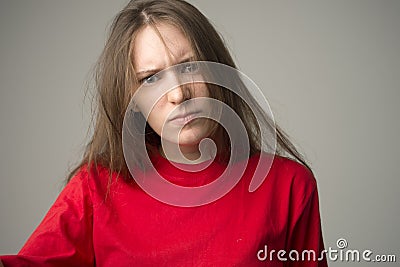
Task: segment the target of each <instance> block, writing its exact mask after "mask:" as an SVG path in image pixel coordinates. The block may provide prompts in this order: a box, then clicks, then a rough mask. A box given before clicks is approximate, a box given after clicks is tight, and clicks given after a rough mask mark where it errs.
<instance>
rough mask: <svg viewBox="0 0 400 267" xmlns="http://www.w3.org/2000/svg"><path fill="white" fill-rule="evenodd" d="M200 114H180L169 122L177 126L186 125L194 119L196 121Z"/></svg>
mask: <svg viewBox="0 0 400 267" xmlns="http://www.w3.org/2000/svg"><path fill="white" fill-rule="evenodd" d="M198 114H199V112H190V113H183V114H178V115H176V116H173V117H172V118H171V119H170V120H168V121H169V122H171V123H173V124H176V125H185V124H187V123H189V122H191V121H193V120H194V119H196V118H197V117H198V116H197V115H198Z"/></svg>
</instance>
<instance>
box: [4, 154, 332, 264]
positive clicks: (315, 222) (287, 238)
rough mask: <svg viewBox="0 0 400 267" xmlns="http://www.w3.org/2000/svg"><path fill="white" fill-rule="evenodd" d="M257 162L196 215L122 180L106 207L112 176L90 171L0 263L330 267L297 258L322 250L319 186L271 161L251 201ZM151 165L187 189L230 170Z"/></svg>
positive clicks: (281, 161) (298, 170)
mask: <svg viewBox="0 0 400 267" xmlns="http://www.w3.org/2000/svg"><path fill="white" fill-rule="evenodd" d="M258 158H259V156H253V157H252V158H250V160H249V164H248V166H247V169H246V171H245V173H244V175H243V177H242V179H241V180H240V181H239V183H238V184H237V185H236V186H235V187H234V188H233V189H232V190H231V191H230V192H229V193H227V194H226V195H225V196H224V197H222V198H220V199H218V200H216V201H214V202H212V203H210V204H207V205H203V206H199V207H176V206H171V205H168V204H164V203H162V202H160V201H158V200H155V199H154V198H152V197H151V196H149V195H148V194H146V193H145V192H144V191H143V190H141V189H140V188H139V187H138V186H137V185H135V184H134V183H133V182H132V183H129V182H125V181H124V180H123V179H122V177H118V175H117V174H116V173H114V174H113V183H112V184H111V186H110V188H109V194H108V197H107V199H105V197H106V192H107V184H108V178H109V173H108V170H107V169H106V168H104V167H102V166H97V170H96V168H94V167H93V168H92V169H91V170H90V172H88V171H87V170H86V166H84V167H82V168H81V169H80V171H79V172H78V173H77V174H76V175H75V176H74V177H73V179H72V180H71V181H70V182H69V183H68V184H67V186H66V187H65V188H64V190H63V191H62V192H61V194H60V195H59V197H58V198H57V200H56V201H55V203H54V204H53V206H52V207H51V208H50V210H49V212H48V213H47V215H46V216H45V218H44V219H43V221H42V222H41V224H40V225H39V226H38V228H37V229H36V230H35V231H34V233H33V234H32V236H31V237H30V238H29V239H28V241H27V242H26V244H25V245H24V247H23V248H22V249H21V251H20V252H19V253H18V255H12V256H2V257H1V260H2V262H3V264H4V266H112V267H117V266H326V265H327V264H326V260H325V259H324V260H322V261H318V260H317V261H308V258H307V257H305V258H304V259H302V258H301V254H302V251H304V250H312V251H313V252H315V254H316V257H317V258H318V257H319V255H320V253H321V251H322V250H323V249H324V248H323V241H322V233H321V225H320V215H319V208H318V193H317V187H316V181H315V179H314V177H313V176H312V174H311V173H310V172H309V171H308V170H307V169H306V168H305V167H304V166H302V165H300V164H299V163H296V162H294V161H292V160H289V159H286V158H282V157H275V159H274V161H273V164H272V166H271V170H270V172H269V174H268V176H267V177H266V179H265V180H264V182H263V183H262V185H261V186H260V187H259V188H258V189H257V190H256V191H255V192H252V193H250V192H249V191H248V188H249V183H250V181H251V178H252V170H254V168H255V166H256V164H257V161H258ZM155 162H156V164H155V167H156V168H157V170H158V171H159V172H160V173H161V174H162V175H163V176H164V178H165V179H167V180H169V181H171V182H173V183H176V184H179V185H182V186H200V185H204V184H207V183H209V182H211V181H213V179H215V177H216V174H219V173H221V172H222V171H223V169H224V167H223V166H222V165H221V164H218V163H216V162H213V163H212V164H211V165H210V166H209V167H208V168H207V169H205V170H203V171H201V172H198V173H187V172H185V171H182V170H179V169H177V168H176V167H174V166H173V165H171V164H170V163H169V162H168V161H167V160H166V159H164V158H161V157H157V158H156V160H155ZM279 250H283V252H281V254H280V257H279V258H278V251H279ZM292 250H296V251H297V252H298V254H296V253H290V252H291V251H292ZM271 251H272V254H271ZM289 255H290V256H291V257H289ZM296 255H300V257H298V258H299V260H291V259H296ZM285 259H286V260H285ZM302 260H306V261H302Z"/></svg>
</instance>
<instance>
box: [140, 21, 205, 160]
mask: <svg viewBox="0 0 400 267" xmlns="http://www.w3.org/2000/svg"><path fill="white" fill-rule="evenodd" d="M157 29H158V32H159V33H157V32H156V30H155V29H154V28H153V27H151V26H146V27H145V28H143V29H142V30H141V31H140V32H139V33H138V34H137V36H136V38H135V40H134V43H133V51H132V52H133V59H134V62H133V63H134V68H135V71H136V74H137V78H138V80H139V81H141V83H142V87H141V89H140V90H141V91H140V94H138V95H139V97H138V98H137V100H136V104H137V107H138V109H139V111H141V112H142V113H143V114H144V115H147V116H148V117H147V122H148V124H149V125H150V126H151V128H152V129H153V130H154V131H155V132H156V133H157V134H158V135H159V136H161V137H162V140H163V142H165V144H168V142H169V143H175V144H176V143H178V144H179V147H180V149H181V152H182V153H183V154H184V155H185V157H186V158H188V159H196V158H197V157H198V156H199V155H198V154H199V153H198V144H199V142H200V141H201V140H202V139H204V138H206V137H209V135H210V128H211V127H208V126H206V125H209V123H206V122H207V121H208V120H207V119H205V118H197V119H193V117H194V115H193V114H196V113H197V114H205V113H207V112H208V110H209V109H210V106H208V105H207V103H206V102H204V101H201V99H199V100H197V101H196V98H198V97H209V92H208V89H207V86H206V85H205V84H204V83H193V84H190V86H187V85H183V86H178V87H175V88H174V89H172V90H170V91H165V88H161V90H159V89H160V88H159V87H162V86H163V85H164V87H165V83H164V84H163V82H164V81H163V80H165V77H164V76H165V75H164V76H163V77H159V76H157V75H154V74H156V73H157V72H159V71H161V70H164V69H167V68H168V67H170V66H173V65H176V64H179V63H184V62H189V61H191V60H192V59H193V58H194V53H193V51H192V48H191V46H190V43H189V41H188V40H187V39H186V37H185V36H184V35H183V33H182V32H181V31H180V30H179V29H178V28H176V27H174V26H172V25H170V24H166V23H162V24H158V25H157ZM160 37H161V38H162V39H161V38H160ZM193 68H194V67H193V66H192V65H191V64H190V63H188V64H187V65H183V66H182V72H185V73H190V72H195V70H194V69H193ZM157 87H158V88H157ZM163 90H164V92H166V93H164V94H160V95H156V96H155V95H154V94H159V93H157V92H159V91H163ZM186 95H190V98H191V99H192V100H191V101H185V100H187V99H186V97H185V96H186ZM149 99H158V101H155V105H154V106H153V104H154V103H150V102H152V101H153V100H149ZM193 100H194V101H193ZM189 102H190V105H189V104H186V103H189ZM196 102H197V103H196ZM151 107H153V108H152V109H151ZM163 126H164V129H163ZM163 148H164V149H165V147H163Z"/></svg>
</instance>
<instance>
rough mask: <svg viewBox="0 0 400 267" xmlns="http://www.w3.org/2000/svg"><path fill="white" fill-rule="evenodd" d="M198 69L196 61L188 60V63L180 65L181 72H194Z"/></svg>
mask: <svg viewBox="0 0 400 267" xmlns="http://www.w3.org/2000/svg"><path fill="white" fill-rule="evenodd" d="M198 69H199V66H197V64H196V63H193V62H189V63H184V64H183V65H182V69H181V72H182V73H194V72H196V71H197V70H198Z"/></svg>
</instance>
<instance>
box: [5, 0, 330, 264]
mask: <svg viewBox="0 0 400 267" xmlns="http://www.w3.org/2000/svg"><path fill="white" fill-rule="evenodd" d="M235 69H236V68H235V64H234V62H233V60H232V58H231V56H230V55H229V52H228V50H227V48H226V47H225V45H224V43H223V41H222V39H221V38H220V36H219V35H218V33H217V32H216V31H215V29H214V28H213V27H212V25H211V24H210V23H209V21H208V20H207V19H206V17H204V16H203V15H202V14H201V13H200V12H199V11H198V10H197V9H196V8H195V7H193V6H192V5H190V4H188V3H186V2H184V1H182V0H158V1H154V0H134V1H131V2H130V3H129V4H128V5H127V6H126V7H125V8H124V9H123V10H122V11H121V12H120V13H119V14H118V15H117V17H116V18H115V20H114V22H113V25H112V27H111V32H110V35H109V38H108V41H107V44H106V46H105V49H104V51H103V53H102V55H101V58H100V60H99V62H98V65H97V69H96V73H95V74H96V75H95V79H96V86H97V100H98V105H97V110H96V113H95V127H94V133H93V136H92V139H91V141H90V142H89V143H88V145H87V147H86V151H85V154H84V157H83V160H82V162H81V163H80V164H79V166H77V168H76V169H75V170H74V171H73V172H72V173H71V174H70V176H69V178H68V183H67V185H66V187H65V188H64V190H63V191H62V192H61V194H60V195H59V197H58V198H57V200H56V202H55V203H54V204H53V206H52V207H51V208H50V210H49V212H48V213H47V215H46V216H45V218H44V219H43V221H42V222H41V224H40V225H39V226H38V228H37V229H36V230H35V231H34V233H33V234H32V236H31V237H30V238H29V239H28V241H27V242H26V244H25V245H24V247H23V248H22V249H21V251H20V252H19V253H18V255H10V256H2V257H1V261H2V262H3V264H4V266H326V260H325V259H318V258H320V257H321V255H323V249H324V246H323V241H322V232H321V226H320V216H319V207H318V193H317V187H316V182H315V179H314V177H313V175H312V172H311V170H310V168H309V167H308V165H307V164H306V163H305V161H304V160H303V158H302V156H301V155H300V154H299V153H298V152H297V151H296V149H295V147H294V146H293V145H292V143H291V142H290V141H289V140H288V138H287V137H286V136H285V135H284V133H283V132H282V131H281V130H280V129H279V128H277V127H276V125H274V123H273V120H272V118H271V116H270V115H269V113H268V112H267V111H265V110H263V109H262V107H261V105H260V104H259V103H257V102H256V101H255V100H254V97H253V96H251V95H250V94H249V87H251V86H249V85H248V84H246V82H244V81H243V76H241V75H240V73H238V72H234V71H233V72H232V70H235ZM188 77H189V78H188ZM185 79H187V80H185ZM227 87H233V88H234V89H229V88H227ZM225 114H229V115H228V116H227V117H224V116H225ZM235 114H236V115H235ZM234 120H239V121H240V123H236V122H233V121H234ZM232 125H233V126H232ZM240 125H241V126H240ZM237 127H238V128H237ZM240 127H242V128H240ZM240 129H242V130H240ZM238 133H239V134H238ZM243 136H245V138H243ZM204 140H208V141H206V142H205V143H203V141H204ZM204 144H205V145H204ZM269 150H272V152H271V151H269ZM275 150H276V153H275V155H274V154H273V152H275ZM245 152H246V153H245ZM232 157H233V158H234V160H232ZM263 164H264V165H263ZM227 170H228V171H227ZM260 174H262V175H260ZM257 176H258V180H257V181H256V182H255V181H254V179H255V177H256V178H257ZM160 177H162V178H163V180H162V181H161V180H160V179H158V178H160ZM221 177H222V178H223V179H222V178H221ZM260 177H261V178H260ZM221 179H222V180H223V182H218V181H219V180H221ZM163 181H164V182H163ZM165 181H166V182H165ZM232 181H233V182H232ZM249 188H252V189H251V190H249ZM279 251H280V252H279ZM293 251H294V252H293ZM304 251H306V252H307V253H306V256H305V257H304V256H302V255H304V253H302V252H304ZM278 252H279V253H278ZM274 253H275V254H274ZM310 253H311V256H310V255H309V254H310ZM313 254H314V255H315V257H314V258H313V257H312V255H313ZM278 255H279V257H278ZM310 257H311V258H310Z"/></svg>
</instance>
